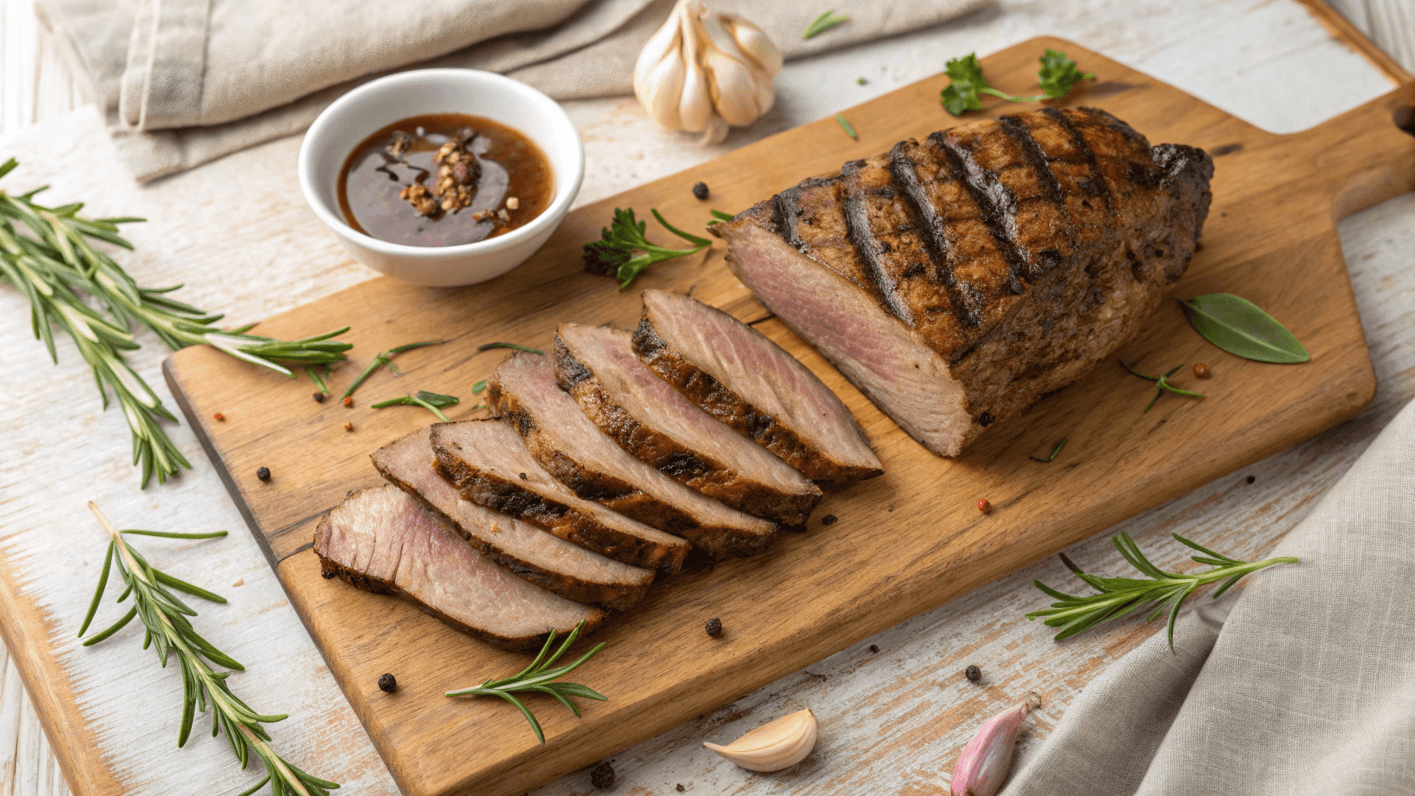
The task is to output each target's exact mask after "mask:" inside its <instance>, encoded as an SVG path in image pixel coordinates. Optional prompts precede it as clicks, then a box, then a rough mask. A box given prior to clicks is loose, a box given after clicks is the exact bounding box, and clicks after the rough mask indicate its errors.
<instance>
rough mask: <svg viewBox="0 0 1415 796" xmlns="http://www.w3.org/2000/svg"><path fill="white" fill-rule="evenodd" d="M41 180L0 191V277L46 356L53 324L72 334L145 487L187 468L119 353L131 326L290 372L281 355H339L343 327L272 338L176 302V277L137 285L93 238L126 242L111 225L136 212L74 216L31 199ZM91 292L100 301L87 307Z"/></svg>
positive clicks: (4, 168)
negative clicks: (113, 410)
mask: <svg viewBox="0 0 1415 796" xmlns="http://www.w3.org/2000/svg"><path fill="white" fill-rule="evenodd" d="M17 165H18V163H17V162H16V161H15V159H14V158H11V159H10V160H8V161H6V162H5V163H4V164H3V165H0V177H4V176H5V175H6V174H9V173H10V172H11V171H13V170H14V169H15V167H16V166H17ZM42 190H44V188H36V189H35V190H33V191H30V192H29V193H25V194H10V193H6V192H4V191H0V281H3V282H8V283H9V284H10V285H12V286H13V287H14V288H15V289H16V290H19V291H20V292H21V293H22V294H24V296H25V298H27V299H28V300H29V304H30V326H31V328H32V330H33V332H34V336H35V338H36V339H38V340H42V341H43V342H44V345H45V348H47V349H48V351H49V358H50V359H52V360H53V361H55V362H58V361H59V356H58V351H57V349H56V348H55V345H54V332H53V330H54V328H55V327H57V328H58V329H59V330H60V331H61V332H64V333H65V334H67V335H68V336H69V337H70V338H72V339H73V341H74V344H75V346H77V348H78V350H79V355H80V356H81V357H83V359H84V362H86V363H88V366H89V367H90V368H91V369H92V370H93V377H94V381H95V382H96V383H97V385H98V391H99V395H100V396H101V397H102V399H103V407H104V408H105V409H106V408H107V407H108V401H109V393H110V392H111V393H112V395H113V397H114V398H115V399H116V400H117V402H118V405H119V407H121V408H122V410H123V416H124V418H126V419H127V421H128V427H129V430H130V431H131V433H132V439H133V464H134V465H137V466H138V467H139V468H140V470H141V472H142V484H143V486H147V484H148V481H149V480H150V479H151V477H152V476H153V475H156V476H157V481H158V483H162V482H163V481H165V480H167V477H168V476H170V475H175V474H176V473H177V471H178V469H180V468H182V467H191V464H190V463H189V462H188V461H187V460H186V458H185V457H184V456H182V453H181V452H180V451H179V450H177V447H176V446H175V445H174V444H173V443H172V441H171V439H169V438H168V436H167V433H166V432H165V431H164V430H163V428H162V426H161V422H162V421H164V420H166V421H171V422H176V420H177V419H176V417H175V416H173V415H172V413H171V412H169V411H168V410H167V408H166V407H164V406H163V405H162V401H161V400H160V399H159V398H158V397H157V394H156V393H155V392H153V390H152V388H150V387H149V386H148V385H147V383H146V382H144V381H143V379H142V377H140V376H138V374H137V373H136V372H135V371H134V370H133V369H132V367H131V366H130V365H129V364H128V361H127V359H126V355H125V352H129V351H136V350H137V349H138V347H139V345H138V342H137V340H136V338H135V337H134V334H133V329H134V327H136V326H146V327H147V328H148V329H151V330H152V331H153V332H154V333H156V334H157V336H158V337H159V338H160V339H161V340H162V342H163V343H165V344H166V345H167V346H169V347H170V348H172V349H174V350H176V349H180V348H185V347H187V346H189V345H197V344H201V343H206V344H209V345H211V346H213V347H215V348H217V349H219V350H221V351H224V352H225V353H227V354H229V355H231V356H233V357H235V358H237V359H241V360H244V361H246V362H251V363H254V364H257V365H261V366H262V367H266V368H270V369H271V370H274V371H276V372H278V373H281V374H283V375H286V376H289V377H291V378H294V374H293V373H292V372H291V371H290V369H289V368H288V367H286V366H285V365H284V364H282V363H301V364H306V365H317V364H328V363H331V362H337V361H339V360H342V359H344V352H345V351H347V350H348V349H349V348H350V345H349V344H348V343H341V342H337V341H335V340H333V339H332V338H334V337H337V336H339V335H341V334H343V333H344V332H345V331H348V327H345V328H343V329H338V330H336V331H333V332H329V333H327V334H322V335H317V336H314V337H306V338H303V339H300V340H276V339H273V338H270V337H262V336H260V335H252V334H247V333H246V332H247V331H248V330H249V329H250V327H249V326H247V327H243V328H240V329H235V330H230V331H223V330H221V329H219V328H217V327H216V326H215V324H216V322H217V321H219V320H220V319H221V318H222V316H221V315H218V314H212V313H207V312H204V311H202V310H199V309H197V308H196V307H193V306H191V305H189V304H184V303H183V302H180V301H177V300H176V299H173V298H171V297H170V296H169V295H168V294H170V293H171V292H173V291H175V290H177V289H178V288H180V287H181V285H175V286H173V287H166V288H147V287H142V286H141V285H139V284H138V283H137V282H136V281H134V280H133V278H132V277H131V276H129V275H128V273H127V272H126V271H124V270H123V267H122V266H120V265H119V264H118V263H117V262H116V261H115V260H113V258H112V257H110V256H108V254H106V253H105V252H103V251H101V250H99V249H97V248H95V247H94V242H95V241H100V242H103V243H108V244H112V245H114V246H119V247H122V248H125V249H131V248H133V246H132V244H131V243H129V242H128V241H127V240H125V239H123V237H122V236H120V235H119V234H118V225H119V224H126V223H131V222H137V221H142V220H143V219H140V218H97V219H91V218H87V217H85V216H82V215H79V211H80V210H82V209H83V204H81V203H74V204H68V205H63V206H60V207H48V206H45V205H41V204H39V203H37V202H35V201H34V197H35V195H36V194H38V193H39V192H40V191H42ZM86 297H91V298H92V299H95V300H97V302H98V303H99V304H100V305H101V310H100V309H95V308H94V307H92V306H90V304H89V302H86V301H85V300H84V299H85V298H86Z"/></svg>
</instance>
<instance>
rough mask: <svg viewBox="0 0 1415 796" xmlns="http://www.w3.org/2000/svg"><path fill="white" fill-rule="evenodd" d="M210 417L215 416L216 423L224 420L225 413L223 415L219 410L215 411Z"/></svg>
mask: <svg viewBox="0 0 1415 796" xmlns="http://www.w3.org/2000/svg"><path fill="white" fill-rule="evenodd" d="M212 417H214V418H216V421H217V422H218V423H219V422H222V421H224V420H225V419H226V415H223V414H221V413H220V412H217V413H216V414H214V415H212Z"/></svg>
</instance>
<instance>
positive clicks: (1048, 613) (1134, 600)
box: [1027, 531, 1297, 651]
mask: <svg viewBox="0 0 1415 796" xmlns="http://www.w3.org/2000/svg"><path fill="white" fill-rule="evenodd" d="M1173 536H1174V538H1175V539H1176V540H1178V541H1179V542H1180V543H1181V544H1183V545H1185V546H1187V547H1191V548H1193V549H1195V550H1198V551H1199V552H1200V553H1203V555H1198V556H1194V557H1193V558H1194V560H1195V561H1197V562H1199V563H1200V564H1208V565H1210V566H1212V567H1213V569H1208V570H1204V571H1202V572H1194V573H1191V574H1180V573H1176V572H1166V571H1164V570H1162V569H1160V568H1159V567H1157V566H1155V565H1154V564H1151V563H1150V561H1149V559H1147V558H1145V554H1144V553H1141V552H1140V548H1139V546H1138V545H1136V544H1135V540H1134V539H1131V538H1130V534H1128V533H1126V532H1125V531H1121V532H1120V533H1119V534H1118V535H1116V536H1113V537H1111V539H1112V541H1114V542H1115V547H1116V549H1117V550H1119V551H1120V554H1121V555H1122V556H1124V557H1125V560H1126V561H1129V562H1130V565H1131V566H1133V567H1135V569H1138V570H1139V571H1140V573H1141V574H1143V575H1145V576H1146V578H1148V579H1140V578H1102V577H1099V576H1097V575H1088V574H1086V573H1085V572H1082V571H1081V568H1080V567H1078V566H1076V565H1075V564H1074V563H1072V562H1071V559H1069V558H1067V557H1066V555H1065V554H1064V553H1063V554H1062V555H1061V561H1062V563H1063V564H1065V565H1066V568H1067V569H1069V570H1071V571H1072V572H1073V573H1075V575H1076V577H1078V578H1080V579H1081V580H1083V581H1085V582H1086V583H1087V584H1089V585H1090V586H1092V587H1093V588H1095V589H1096V591H1099V592H1100V594H1091V595H1086V596H1076V595H1071V594H1066V593H1064V592H1060V591H1057V590H1056V589H1053V588H1051V587H1049V586H1047V585H1046V584H1044V583H1042V582H1041V581H1039V580H1038V581H1033V583H1035V584H1036V587H1037V588H1038V589H1041V590H1042V591H1043V592H1044V593H1046V595H1047V596H1049V597H1051V598H1053V599H1055V600H1056V602H1054V603H1052V604H1051V608H1048V609H1046V610H1043V611H1033V612H1032V613H1030V614H1027V618H1028V619H1036V618H1037V617H1045V624H1046V625H1047V626H1048V627H1059V628H1061V632H1059V633H1057V634H1056V640H1057V641H1061V640H1062V639H1065V638H1070V637H1071V636H1074V635H1076V634H1078V633H1084V632H1085V631H1087V630H1090V629H1091V628H1093V627H1095V626H1096V625H1099V624H1102V623H1104V622H1112V621H1115V620H1116V619H1120V618H1121V617H1123V616H1127V615H1129V614H1130V613H1133V612H1134V611H1136V610H1138V609H1140V608H1151V607H1153V609H1154V610H1152V611H1150V615H1149V616H1148V617H1146V618H1145V621H1146V622H1153V621H1154V620H1155V619H1157V618H1158V617H1159V616H1160V615H1162V614H1164V613H1166V612H1167V613H1168V614H1169V649H1170V651H1173V650H1174V620H1175V618H1176V617H1178V616H1179V606H1181V605H1183V604H1184V601H1185V600H1186V599H1187V598H1188V597H1189V595H1190V594H1193V593H1194V592H1195V591H1196V590H1197V589H1199V588H1200V587H1202V586H1206V585H1208V584H1210V583H1214V582H1216V581H1220V580H1221V581H1224V584H1223V585H1222V586H1220V587H1219V588H1218V590H1217V591H1215V592H1214V599H1215V600H1217V599H1218V598H1219V597H1220V596H1222V595H1223V593H1224V592H1226V591H1228V587H1230V586H1232V585H1233V584H1234V583H1237V582H1238V579H1239V578H1241V577H1243V576H1244V575H1247V574H1248V573H1250V572H1256V571H1258V570H1260V569H1263V568H1265V567H1270V566H1272V565H1273V564H1296V563H1297V558H1296V557H1294V556H1278V557H1277V558H1269V559H1266V560H1264V561H1254V562H1252V563H1249V562H1247V561H1240V560H1238V559H1236V558H1229V557H1228V556H1225V555H1222V554H1220V553H1215V552H1214V551H1212V550H1210V549H1208V548H1207V547H1204V546H1202V545H1200V544H1198V543H1196V542H1191V541H1189V540H1188V539H1185V538H1184V537H1182V536H1180V535H1179V534H1177V533H1176V534H1173Z"/></svg>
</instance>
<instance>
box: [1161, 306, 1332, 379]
mask: <svg viewBox="0 0 1415 796" xmlns="http://www.w3.org/2000/svg"><path fill="white" fill-rule="evenodd" d="M1179 303H1180V305H1181V306H1183V307H1184V314H1185V315H1188V316H1189V323H1190V324H1192V325H1193V327H1194V331H1196V332H1198V333H1199V335H1200V336H1202V337H1203V338H1204V339H1205V340H1208V341H1209V342H1210V343H1213V344H1214V345H1216V346H1218V347H1219V348H1222V349H1223V350H1224V351H1227V352H1228V353H1230V354H1234V355H1236V356H1240V357H1243V358H1245V359H1253V360H1257V361H1258V362H1274V363H1279V364H1292V363H1296V362H1306V361H1308V360H1309V359H1311V358H1312V357H1311V355H1309V354H1308V353H1307V349H1306V348H1305V347H1304V346H1303V345H1302V343H1301V342H1300V341H1298V339H1297V338H1296V337H1295V336H1294V335H1293V334H1292V332H1289V331H1288V330H1287V327H1285V326H1283V325H1282V324H1281V323H1278V322H1277V320H1276V319H1275V318H1273V316H1271V315H1269V314H1267V313H1266V312H1263V310H1262V309H1261V308H1259V307H1258V305H1256V304H1254V303H1253V302H1251V301H1248V300H1247V299H1244V298H1240V297H1238V296H1235V295H1233V294H1232V293H1210V294H1209V295H1207V296H1196V297H1194V298H1192V299H1189V300H1188V301H1180V302H1179Z"/></svg>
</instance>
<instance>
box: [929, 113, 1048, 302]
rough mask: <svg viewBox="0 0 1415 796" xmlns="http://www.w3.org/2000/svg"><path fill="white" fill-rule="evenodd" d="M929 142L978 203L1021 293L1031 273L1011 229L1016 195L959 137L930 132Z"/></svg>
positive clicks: (1017, 290)
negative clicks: (985, 168)
mask: <svg viewBox="0 0 1415 796" xmlns="http://www.w3.org/2000/svg"><path fill="white" fill-rule="evenodd" d="M928 141H929V143H930V144H932V145H933V146H934V147H935V148H936V149H937V150H938V152H939V154H940V155H941V156H942V157H943V158H944V162H945V163H947V164H948V168H949V171H950V173H951V174H952V176H953V178H954V179H956V180H958V181H959V182H961V183H962V184H963V186H964V187H965V188H966V189H967V191H968V194H969V195H970V196H972V197H973V201H974V202H975V203H976V204H977V205H978V209H979V210H980V212H981V213H982V220H983V223H984V224H986V225H987V228H988V231H989V232H990V233H991V234H992V237H993V240H995V241H996V242H997V245H998V248H999V249H1000V251H1001V252H1002V254H1003V257H1004V258H1006V260H1007V265H1008V268H1009V269H1010V270H1011V272H1012V280H1011V281H1012V283H1013V284H1010V285H1009V287H1011V288H1012V290H1013V292H1014V294H1021V292H1022V290H1021V289H1020V288H1021V285H1022V281H1023V280H1024V279H1026V278H1027V277H1028V276H1029V274H1028V264H1027V255H1026V253H1025V252H1023V251H1022V249H1021V247H1020V246H1018V245H1017V241H1016V238H1015V236H1014V235H1013V234H1011V233H1010V232H1009V228H1010V226H1012V225H1013V224H1014V222H1015V219H1014V218H1013V214H1014V213H1015V212H1016V209H1017V199H1016V197H1014V196H1013V195H1012V192H1011V191H1009V190H1007V187H1006V186H1004V185H1001V184H1000V183H998V182H997V181H996V180H995V179H990V178H989V175H987V174H985V173H984V171H983V169H981V168H980V167H979V166H978V165H977V163H976V162H974V161H973V158H972V153H971V152H970V151H968V150H967V149H964V148H963V147H962V146H960V144H959V142H958V139H957V138H954V137H953V136H951V135H948V134H946V133H943V132H936V133H931V134H929V137H928Z"/></svg>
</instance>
